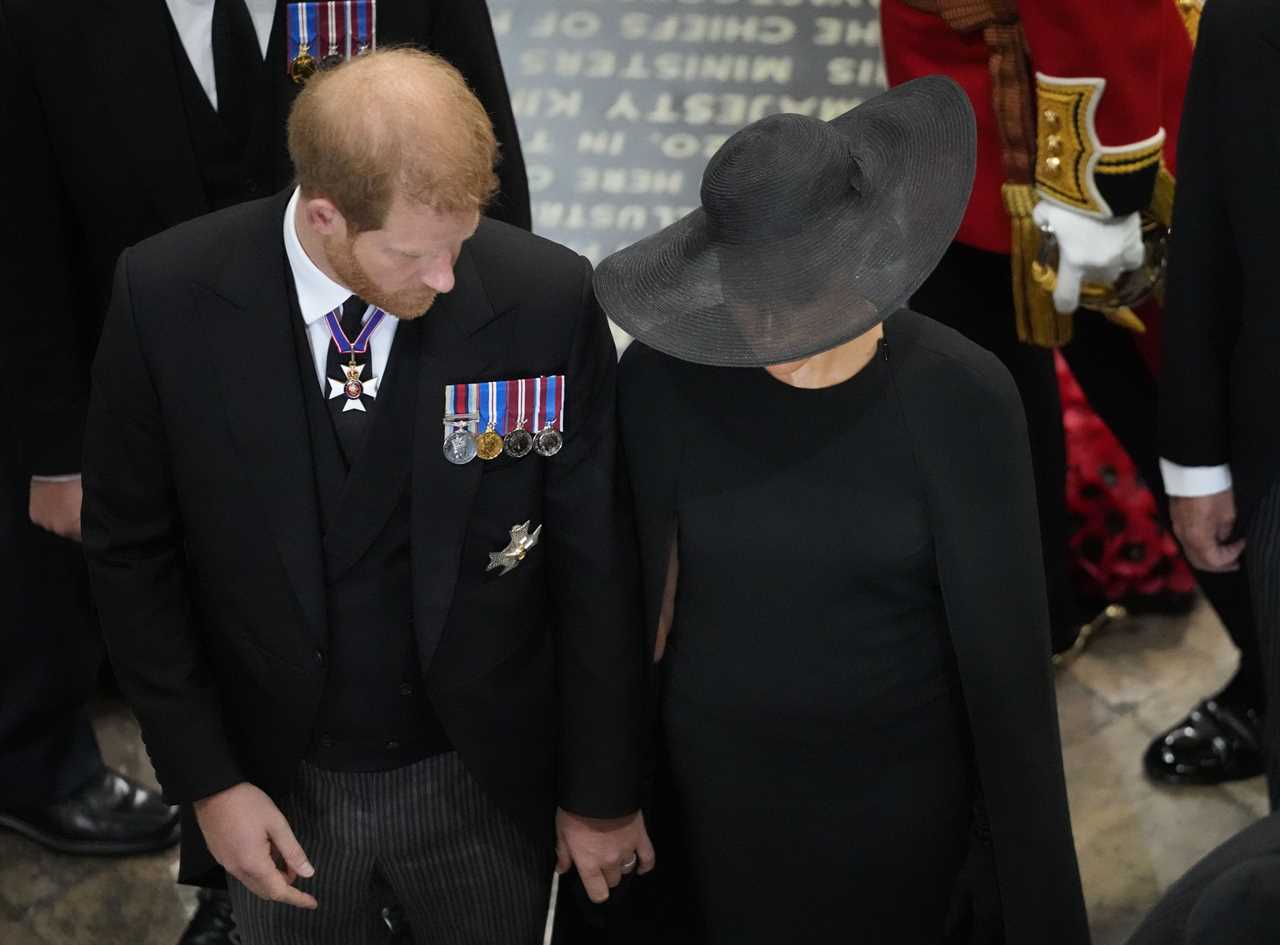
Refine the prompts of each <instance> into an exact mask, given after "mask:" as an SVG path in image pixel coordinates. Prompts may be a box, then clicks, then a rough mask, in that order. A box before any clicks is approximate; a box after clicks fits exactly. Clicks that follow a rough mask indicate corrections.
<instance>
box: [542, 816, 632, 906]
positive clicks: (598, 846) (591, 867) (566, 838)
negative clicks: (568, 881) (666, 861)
mask: <svg viewBox="0 0 1280 945" xmlns="http://www.w3.org/2000/svg"><path fill="white" fill-rule="evenodd" d="M654 862H655V858H654V852H653V844H651V843H650V842H649V834H648V831H646V830H645V826H644V815H643V814H642V813H640V812H639V811H636V812H635V813H634V814H631V815H630V816H627V817H618V818H613V819H600V818H596V817H581V816H579V815H577V814H571V813H569V812H568V811H565V810H560V811H557V812H556V872H557V873H560V874H564V873H566V872H568V870H569V867H570V866H576V867H577V868H578V875H579V876H581V877H582V885H583V887H584V888H585V889H586V891H587V895H588V896H589V897H590V898H591V901H592V902H597V903H599V902H604V901H605V900H606V899H608V898H609V890H610V889H613V888H614V887H616V886H617V885H618V884H619V883H620V882H622V877H623V876H626V875H627V874H628V873H631V872H639V873H642V874H643V873H647V872H649V870H651V869H653V866H654Z"/></svg>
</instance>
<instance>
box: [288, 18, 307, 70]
mask: <svg viewBox="0 0 1280 945" xmlns="http://www.w3.org/2000/svg"><path fill="white" fill-rule="evenodd" d="M305 6H306V4H302V3H291V4H289V16H288V22H289V43H288V49H287V50H286V53H287V55H286V56H285V57H284V67H285V71H286V72H287V71H289V69H290V67H291V66H292V63H293V61H294V60H295V59H297V58H298V53H299V52H300V51H301V49H302V46H303V44H304V43H306V41H307V40H306V36H307V11H306V9H305Z"/></svg>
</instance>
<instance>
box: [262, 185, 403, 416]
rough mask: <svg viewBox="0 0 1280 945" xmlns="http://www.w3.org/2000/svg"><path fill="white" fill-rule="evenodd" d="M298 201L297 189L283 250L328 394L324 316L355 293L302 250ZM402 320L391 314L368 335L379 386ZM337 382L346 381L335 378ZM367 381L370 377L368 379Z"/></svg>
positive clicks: (286, 221)
mask: <svg viewBox="0 0 1280 945" xmlns="http://www.w3.org/2000/svg"><path fill="white" fill-rule="evenodd" d="M298 200H299V191H298V190H296V189H295V190H294V192H293V196H292V197H290V198H289V206H288V207H286V208H285V211H284V251H285V254H286V255H287V256H288V257H289V268H290V269H291V270H293V284H294V287H295V288H296V289H297V290H298V308H299V309H300V310H301V311H302V321H303V324H305V325H306V326H307V341H309V342H310V343H311V354H312V356H313V357H314V359H315V365H316V380H317V382H318V383H319V384H320V390H321V391H322V392H324V393H325V394H326V395H327V394H328V393H329V383H328V378H326V377H325V373H324V372H325V364H326V361H327V360H328V357H329V345H331V344H333V338H332V336H331V335H330V334H329V323H328V322H326V321H325V316H326V315H327V314H329V313H330V312H332V311H333V310H334V309H336V308H341V307H342V303H344V302H345V301H346V300H347V299H349V298H351V295H352V292H351V290H350V289H348V288H347V287H346V286H342V285H339V284H338V283H336V282H334V281H333V280H332V279H330V278H329V277H328V276H326V275H325V274H324V273H323V272H321V271H320V269H319V267H317V266H316V264H315V263H313V262H312V261H311V257H310V256H308V255H307V251H306V250H305V249H303V248H302V242H301V240H299V239H298V221H297V212H298ZM373 311H374V308H373V306H372V305H370V306H369V308H368V309H367V310H366V311H365V313H364V321H365V322H367V321H368V320H369V316H370V315H372V314H373ZM398 323H399V320H398V319H396V318H394V317H392V316H391V315H388V316H387V317H385V318H384V319H383V320H382V323H381V324H379V325H378V327H377V328H375V329H374V331H373V334H372V335H370V336H369V344H371V345H372V346H373V364H372V368H373V373H372V374H371V375H370V376H371V377H376V378H378V381H379V383H385V381H386V376H387V359H388V356H389V355H390V354H391V342H392V341H393V340H394V339H395V337H396V325H397V324H398ZM334 380H343V378H338V377H335V378H334ZM365 380H368V378H365Z"/></svg>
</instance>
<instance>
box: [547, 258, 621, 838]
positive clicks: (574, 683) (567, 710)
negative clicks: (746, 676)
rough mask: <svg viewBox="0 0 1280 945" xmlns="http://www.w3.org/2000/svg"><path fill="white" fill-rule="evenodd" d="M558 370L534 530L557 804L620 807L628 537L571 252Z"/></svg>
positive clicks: (610, 358) (609, 341) (609, 373)
mask: <svg viewBox="0 0 1280 945" xmlns="http://www.w3.org/2000/svg"><path fill="white" fill-rule="evenodd" d="M581 291H582V295H581V302H580V309H579V311H580V313H581V314H580V316H579V321H578V326H577V331H576V334H575V337H574V340H573V345H572V350H571V353H570V356H569V363H568V368H567V370H566V372H565V376H566V388H565V395H566V397H565V410H564V422H565V443H564V447H563V449H561V451H560V452H559V453H558V454H557V455H556V456H555V457H553V458H552V459H551V461H550V463H549V464H548V472H547V483H546V494H545V501H546V513H545V522H546V525H545V529H546V538H545V539H544V540H545V541H546V542H547V544H548V550H549V556H548V561H549V564H550V580H551V581H552V586H553V589H554V599H555V601H556V610H557V613H556V624H557V631H558V639H557V659H558V663H559V675H560V692H561V725H560V732H561V749H560V751H561V756H560V759H559V769H560V798H559V803H560V806H561V807H563V808H564V809H565V810H569V811H572V812H573V813H575V814H580V815H583V816H589V817H620V816H623V815H626V814H629V813H632V812H633V811H635V810H637V809H638V808H639V806H640V798H639V790H640V785H639V779H640V727H641V718H642V713H643V706H642V704H641V699H642V689H641V687H642V679H643V669H644V654H643V644H642V631H641V624H640V616H639V599H638V598H639V592H638V585H637V571H636V562H635V544H634V539H633V537H632V536H633V534H634V531H633V528H632V526H631V518H630V515H629V510H628V509H627V508H626V502H625V492H624V490H623V489H622V488H621V484H620V471H619V469H618V448H617V424H616V419H615V380H616V374H617V355H616V353H615V350H614V346H613V336H612V335H611V334H610V332H609V324H608V322H607V321H606V320H605V317H604V315H603V314H602V313H601V311H600V309H599V307H598V306H597V305H596V303H595V296H594V295H593V294H592V291H591V267H590V266H589V265H588V264H587V262H586V260H583V261H582V290H581Z"/></svg>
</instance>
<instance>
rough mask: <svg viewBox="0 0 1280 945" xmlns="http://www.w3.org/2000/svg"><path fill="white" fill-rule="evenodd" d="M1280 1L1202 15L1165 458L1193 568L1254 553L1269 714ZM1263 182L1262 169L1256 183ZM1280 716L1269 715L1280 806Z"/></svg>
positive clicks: (1276, 496)
mask: <svg viewBox="0 0 1280 945" xmlns="http://www.w3.org/2000/svg"><path fill="white" fill-rule="evenodd" d="M1277 89H1280V3H1277V2H1276V0H1213V2H1212V3H1209V4H1206V5H1205V10H1204V16H1203V19H1202V20H1201V23H1200V34H1199V40H1198V42H1197V44H1196V52H1195V59H1194V62H1193V65H1192V70H1191V80H1190V83H1189V85H1188V88H1187V97H1186V104H1185V110H1184V113H1183V118H1182V131H1181V136H1180V138H1179V142H1178V199H1177V202H1176V203H1175V205H1174V220H1173V233H1174V239H1173V243H1172V246H1171V250H1170V258H1169V281H1168V289H1167V292H1166V301H1167V309H1166V316H1165V329H1164V330H1165V335H1164V370H1163V372H1162V378H1161V404H1160V410H1161V424H1160V428H1161V429H1160V437H1161V454H1162V456H1163V459H1162V461H1161V465H1162V472H1163V474H1164V481H1165V488H1166V490H1167V491H1168V493H1169V495H1170V496H1171V497H1173V498H1172V501H1171V508H1170V512H1171V515H1172V518H1173V526H1174V531H1175V532H1176V533H1177V535H1178V538H1179V539H1180V540H1181V541H1182V544H1183V547H1185V548H1186V550H1187V554H1188V557H1189V558H1190V559H1191V563H1192V564H1193V565H1195V566H1196V567H1197V568H1199V569H1201V570H1205V571H1216V572H1226V571H1232V570H1235V569H1237V568H1238V567H1239V562H1240V556H1241V554H1242V553H1243V554H1245V555H1247V557H1248V565H1249V567H1248V571H1249V578H1250V584H1251V585H1252V590H1253V598H1254V610H1255V613H1256V615H1257V620H1258V633H1259V642H1260V644H1261V649H1262V653H1263V659H1264V664H1263V665H1264V672H1263V675H1264V677H1265V680H1266V686H1267V702H1268V705H1272V706H1276V705H1280V685H1278V684H1280V673H1278V672H1277V669H1278V664H1277V659H1278V658H1280V649H1278V648H1277V646H1276V642H1277V634H1280V487H1278V486H1280V423H1278V422H1277V420H1276V403H1277V397H1278V396H1280V381H1278V379H1280V309H1278V307H1277V306H1280V267H1277V266H1276V263H1275V246H1276V239H1275V237H1276V224H1277V220H1280V196H1277V192H1276V190H1275V188H1274V186H1273V185H1272V184H1271V177H1270V174H1269V173H1268V169H1269V168H1270V167H1271V166H1272V165H1274V164H1275V161H1276V157H1277V154H1280V117H1278V116H1280V93H1278V92H1277ZM1250 171H1252V172H1250ZM1278 724H1280V711H1272V712H1270V713H1269V715H1268V717H1267V728H1268V735H1267V751H1266V754H1267V773H1268V783H1269V785H1270V790H1271V804H1272V807H1273V808H1275V807H1277V805H1278V804H1280V750H1278V749H1280V741H1278V739H1277V725H1278Z"/></svg>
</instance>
